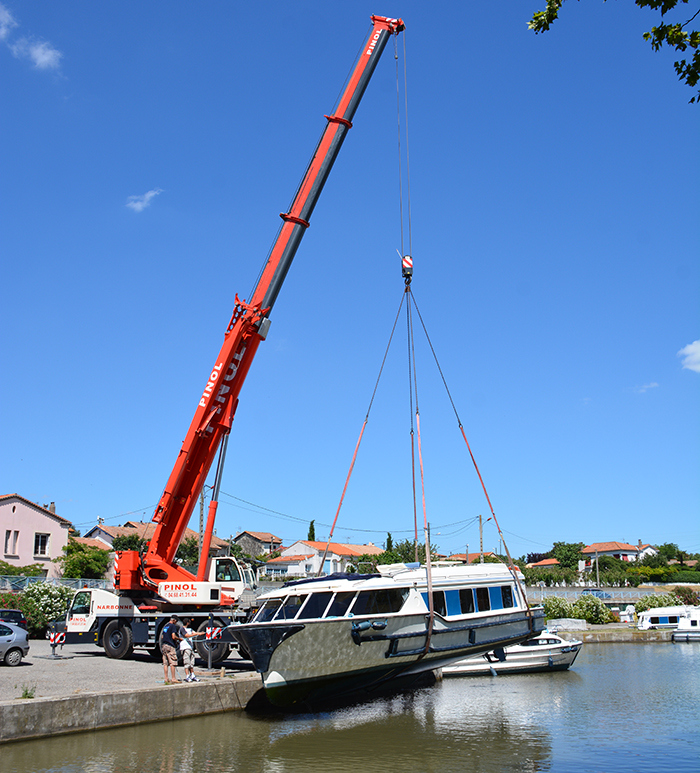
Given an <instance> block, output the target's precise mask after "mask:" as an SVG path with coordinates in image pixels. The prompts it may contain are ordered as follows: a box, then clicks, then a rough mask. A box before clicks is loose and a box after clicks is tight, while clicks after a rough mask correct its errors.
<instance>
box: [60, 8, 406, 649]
mask: <svg viewBox="0 0 700 773" xmlns="http://www.w3.org/2000/svg"><path fill="white" fill-rule="evenodd" d="M371 19H372V29H371V31H370V34H369V37H368V38H367V42H366V44H365V46H364V48H363V49H362V52H361V54H360V56H359V59H358V61H357V63H356V65H355V68H354V70H353V72H352V74H351V76H350V78H349V80H348V83H347V86H346V87H345V90H344V91H343V94H342V96H341V97H340V100H339V102H338V105H337V108H336V110H335V112H334V113H333V115H328V116H326V119H327V120H328V123H327V125H326V127H325V130H324V132H323V134H322V136H321V139H320V141H319V143H318V146H317V148H316V151H315V152H314V155H313V157H312V159H311V162H310V163H309V166H308V168H307V170H306V174H305V175H304V177H303V179H302V182H301V184H300V186H299V189H298V190H297V193H296V195H295V197H294V200H293V202H292V205H291V207H290V209H289V212H285V213H282V214H281V218H282V220H283V223H282V227H281V228H280V231H279V233H278V235H277V238H276V240H275V242H274V244H273V246H272V249H271V251H270V254H269V256H268V258H267V262H266V263H265V266H264V268H263V271H262V274H261V276H260V279H259V280H258V283H257V285H256V287H255V289H254V291H253V295H252V297H251V299H250V302H246V301H244V300H240V299H239V297H238V295H236V301H235V307H234V311H233V316H232V317H231V321H230V322H229V325H228V327H227V329H226V333H225V336H224V343H223V346H222V347H221V351H220V352H219V355H218V357H217V358H216V361H215V363H214V367H213V368H212V370H211V374H210V376H209V379H208V380H207V383H206V386H205V387H204V391H203V393H202V396H201V398H200V400H199V403H198V405H197V409H196V411H195V414H194V418H193V419H192V423H191V424H190V428H189V430H188V432H187V436H186V437H185V440H184V441H183V443H182V447H181V449H180V453H179V454H178V457H177V460H176V462H175V466H174V467H173V471H172V472H171V474H170V477H169V479H168V482H167V484H166V486H165V490H164V492H163V495H162V496H161V499H160V502H159V503H158V506H157V508H156V511H155V513H154V515H153V521H154V522H155V523H156V528H155V532H154V534H153V536H152V538H151V540H150V543H149V546H148V549H147V550H146V552H145V553H144V554H143V555H142V554H140V553H139V552H137V551H130V550H129V551H122V552H118V553H117V560H116V562H115V588H116V591H117V593H116V594H114V593H110V592H109V591H104V590H87V589H83V590H81V591H79V592H78V593H76V595H75V596H74V598H73V600H72V602H71V605H70V607H69V609H68V611H67V613H66V619H65V622H62V623H60V624H58V625H55V626H54V629H53V633H54V635H56V634H57V635H58V637H59V638H58V639H57V641H59V642H60V643H66V644H74V643H79V642H85V641H93V642H95V643H96V644H98V645H99V646H102V647H104V649H105V653H106V654H107V655H108V656H109V657H113V658H124V657H128V656H129V655H130V654H131V652H132V650H133V647H134V646H141V647H147V648H150V649H151V650H152V651H153V652H154V653H155V652H156V651H157V646H158V636H159V633H160V630H161V628H162V626H163V625H164V623H165V622H166V621H167V619H168V617H169V615H170V614H171V613H172V612H176V611H185V612H187V615H188V616H192V617H193V618H194V621H195V626H199V629H200V630H203V628H204V627H206V626H207V625H211V624H212V620H213V616H212V613H213V614H216V616H217V620H215V621H213V624H214V626H218V625H221V626H225V625H226V624H227V623H229V622H232V621H233V619H234V613H233V609H232V605H233V604H234V602H235V601H236V600H237V598H236V597H237V594H239V593H240V591H238V590H236V592H234V593H231V590H230V589H229V588H227V587H226V585H227V581H234V585H235V581H237V580H240V579H241V577H240V575H241V574H243V572H240V571H239V568H238V567H237V566H236V567H235V568H233V569H232V568H231V567H230V566H229V567H228V570H227V569H226V564H225V562H230V563H232V564H235V561H234V559H232V558H228V559H216V562H217V563H216V565H215V566H214V567H213V568H212V569H211V570H210V571H209V577H210V579H211V581H210V582H207V581H205V578H206V577H207V572H208V557H209V547H210V543H211V536H212V532H213V528H214V519H215V516H216V509H217V504H218V497H219V489H220V485H221V474H222V470H223V464H224V458H225V453H226V443H227V440H228V434H229V432H230V430H231V424H232V421H233V417H234V414H235V412H236V408H237V406H238V396H239V394H240V391H241V388H242V387H243V383H244V381H245V378H246V375H247V374H248V369H249V368H250V366H251V364H252V362H253V358H254V356H255V353H256V351H257V349H258V346H259V344H260V342H261V341H264V340H265V337H266V335H267V332H268V329H269V326H270V311H271V310H272V307H273V305H274V303H275V300H276V298H277V295H278V294H279V291H280V289H281V287H282V283H283V282H284V279H285V277H286V275H287V272H288V271H289V267H290V265H291V263H292V260H293V258H294V255H295V254H296V251H297V249H298V247H299V244H300V242H301V239H302V237H303V235H304V232H305V231H306V229H307V228H308V226H309V219H310V217H311V213H312V212H313V210H314V207H315V206H316V202H317V201H318V198H319V196H320V194H321V191H322V189H323V186H324V184H325V182H326V180H327V178H328V175H329V173H330V171H331V168H332V167H333V163H334V162H335V159H336V156H337V155H338V152H339V151H340V148H341V146H342V144H343V141H344V139H345V136H346V135H347V133H348V131H349V129H350V128H351V127H352V119H353V116H354V115H355V111H356V110H357V107H358V105H359V103H360V100H361V99H362V96H363V94H364V92H365V89H366V88H367V85H368V83H369V80H370V78H371V77H372V74H373V72H374V69H375V67H376V65H377V62H378V60H379V57H380V56H381V54H382V52H383V50H384V48H385V46H386V44H387V42H388V40H389V37H390V36H391V35H398V33H399V32H401V31H402V30H403V29H404V24H403V21H401V19H389V18H386V17H383V16H372V17H371ZM217 451H219V460H218V464H217V471H216V478H215V482H214V487H213V493H212V501H211V505H210V507H209V514H208V518H207V526H206V532H205V535H204V539H203V542H202V548H201V553H200V560H199V569H198V573H197V576H196V577H195V576H194V575H193V574H192V573H191V572H188V571H187V570H185V569H184V568H182V567H181V566H179V565H178V564H176V563H175V553H176V551H177V549H178V546H179V545H180V542H181V540H182V537H183V535H184V533H185V529H186V528H187V524H188V522H189V520H190V517H191V515H192V512H193V510H194V507H195V505H196V503H197V499H198V498H199V496H200V494H201V492H202V489H203V487H204V483H205V481H206V479H207V475H208V473H209V471H210V468H211V466H212V464H213V462H214V458H215V457H216V454H217ZM220 568H223V569H224V571H223V572H220V571H219V569H220ZM227 571H231V572H232V573H231V574H228V575H227V573H226V572H227ZM233 575H235V576H233ZM222 584H223V586H224V592H223V593H222ZM238 587H239V588H242V587H244V583H239V586H238ZM207 618H208V620H209V623H207ZM228 638H229V637H225V639H228ZM196 646H197V649H198V651H199V654H200V656H202V657H204V658H206V657H207V656H208V655H212V654H213V657H212V660H213V662H218V661H221V660H223V659H224V658H225V657H226V656H227V655H228V653H229V650H230V644H229V643H228V642H227V641H221V642H220V643H219V644H215V643H214V642H211V643H208V644H206V645H204V643H203V642H198V643H197V644H196ZM212 651H213V652H212Z"/></svg>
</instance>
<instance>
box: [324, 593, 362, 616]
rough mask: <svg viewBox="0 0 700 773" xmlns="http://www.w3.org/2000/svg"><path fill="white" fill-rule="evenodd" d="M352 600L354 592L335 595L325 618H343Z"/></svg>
mask: <svg viewBox="0 0 700 773" xmlns="http://www.w3.org/2000/svg"><path fill="white" fill-rule="evenodd" d="M354 598H355V591H354V590H352V591H344V592H342V593H336V594H335V598H334V599H333V602H332V603H331V605H330V607H329V608H328V611H327V612H326V617H345V614H346V613H347V611H348V607H349V606H350V604H352V600H353V599H354Z"/></svg>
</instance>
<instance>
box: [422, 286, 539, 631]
mask: <svg viewBox="0 0 700 773" xmlns="http://www.w3.org/2000/svg"><path fill="white" fill-rule="evenodd" d="M411 301H412V302H413V305H414V306H415V308H416V313H417V314H418V319H419V320H420V323H421V326H422V328H423V332H424V333H425V338H426V340H427V341H428V346H430V351H431V352H432V355H433V359H434V360H435V365H436V366H437V369H438V373H439V374H440V378H441V379H442V383H443V385H444V387H445V391H446V392H447V397H448V398H449V401H450V404H451V405H452V410H453V411H454V414H455V417H456V419H457V424H458V426H459V430H460V432H461V434H462V437H463V438H464V442H465V444H466V446H467V450H468V451H469V456H470V457H471V460H472V464H473V465H474V469H475V470H476V474H477V476H478V478H479V483H480V484H481V488H482V490H483V492H484V496H485V497H486V501H487V502H488V505H489V510H490V511H491V517H492V518H493V522H494V523H495V524H496V529H497V530H498V535H499V536H500V538H501V540H502V541H503V547H504V548H505V551H506V557H507V558H508V570H509V571H510V573H511V575H512V576H513V579H514V580H515V584H516V587H517V588H518V591H519V592H520V594H521V597H522V599H523V602H524V604H525V608H526V610H527V614H528V617H529V618H530V627H532V612H531V610H530V605H529V603H528V601H527V594H526V593H525V589H524V588H523V587H522V583H521V582H520V579H519V577H518V575H517V573H516V571H515V564H514V562H513V559H512V557H511V555H510V551H509V550H508V544H507V543H506V539H505V536H504V535H503V532H502V531H501V527H500V525H499V523H498V518H496V513H495V511H494V509H493V505H492V504H491V497H489V493H488V491H487V490H486V484H485V483H484V479H483V478H482V477H481V471H480V470H479V465H478V464H477V463H476V459H475V457H474V454H473V452H472V448H471V446H470V445H469V441H468V440H467V435H466V433H465V431H464V426H463V424H462V421H461V419H460V418H459V413H457V406H456V405H455V403H454V400H453V399H452V394H451V392H450V389H449V387H448V386H447V380H446V379H445V374H444V373H443V372H442V368H441V367H440V362H439V360H438V357H437V353H436V352H435V348H434V347H433V342H432V341H431V340H430V336H429V335H428V330H427V328H426V326H425V322H424V321H423V317H422V315H421V313H420V309H419V308H418V304H417V303H416V299H415V297H414V295H413V293H411Z"/></svg>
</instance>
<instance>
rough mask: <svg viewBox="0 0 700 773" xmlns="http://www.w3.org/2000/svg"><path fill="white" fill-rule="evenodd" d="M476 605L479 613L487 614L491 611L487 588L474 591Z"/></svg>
mask: <svg viewBox="0 0 700 773" xmlns="http://www.w3.org/2000/svg"><path fill="white" fill-rule="evenodd" d="M476 604H477V606H478V607H479V612H488V611H489V609H491V602H490V599H489V589H488V588H477V589H476Z"/></svg>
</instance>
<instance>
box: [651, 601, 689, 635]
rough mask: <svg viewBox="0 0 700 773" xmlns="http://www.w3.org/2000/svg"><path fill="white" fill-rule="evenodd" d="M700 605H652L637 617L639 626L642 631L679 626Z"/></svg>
mask: <svg viewBox="0 0 700 773" xmlns="http://www.w3.org/2000/svg"><path fill="white" fill-rule="evenodd" d="M697 609H698V607H693V606H682V605H678V606H675V607H652V608H651V609H647V610H645V611H644V612H640V613H639V618H638V619H637V628H638V629H639V630H640V631H648V630H650V629H652V628H670V629H675V628H678V625H679V623H680V621H681V620H683V619H685V618H689V617H690V616H691V615H692V614H693V613H694V611H697Z"/></svg>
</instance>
